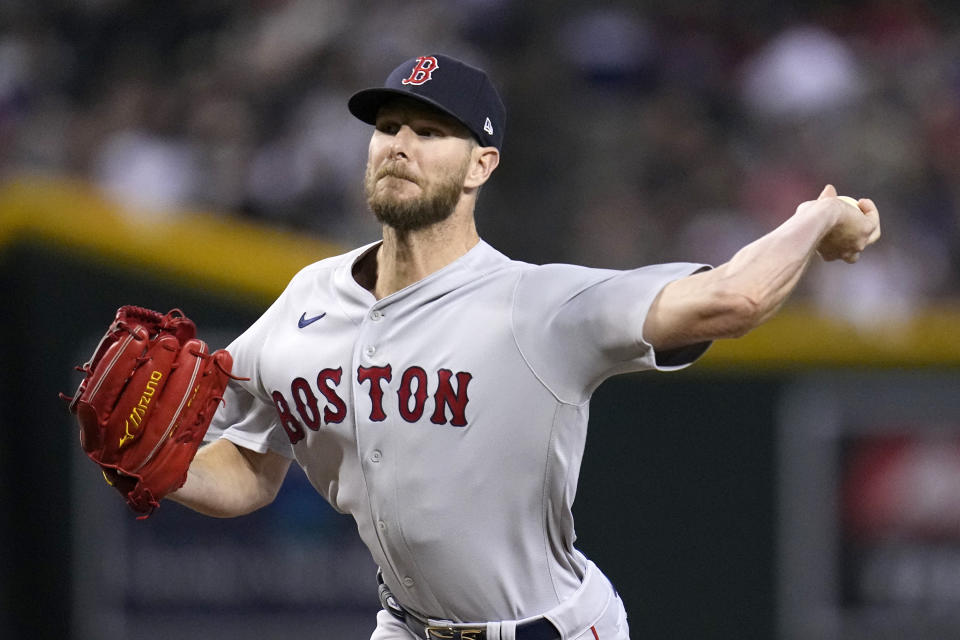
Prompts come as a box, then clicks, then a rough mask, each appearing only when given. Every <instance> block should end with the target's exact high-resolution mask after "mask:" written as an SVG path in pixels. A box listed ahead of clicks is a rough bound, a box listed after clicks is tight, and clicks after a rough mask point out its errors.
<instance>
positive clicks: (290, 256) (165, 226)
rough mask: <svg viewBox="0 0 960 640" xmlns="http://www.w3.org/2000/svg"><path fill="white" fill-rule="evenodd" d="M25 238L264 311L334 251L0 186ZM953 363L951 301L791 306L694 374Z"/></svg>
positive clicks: (232, 226) (52, 183)
mask: <svg viewBox="0 0 960 640" xmlns="http://www.w3.org/2000/svg"><path fill="white" fill-rule="evenodd" d="M31 239H36V240H41V241H44V242H47V243H53V244H55V245H57V246H62V247H64V248H65V249H71V250H80V251H83V252H88V253H90V254H91V256H92V257H94V258H95V259H99V260H106V261H110V262H117V263H119V264H127V265H133V266H139V267H146V268H149V269H151V270H153V271H156V272H158V273H163V274H166V275H167V276H169V277H171V278H174V279H182V280H184V281H187V282H190V283H192V284H195V285H198V286H204V287H210V288H215V289H219V290H221V291H223V293H224V294H225V295H228V296H229V295H232V296H240V297H247V298H250V299H252V300H256V301H257V302H258V303H263V304H266V303H269V302H271V301H272V300H273V299H274V298H275V297H276V296H277V295H278V294H279V293H280V291H282V290H283V287H284V286H286V284H287V282H288V281H289V280H290V278H291V277H292V276H293V274H295V273H296V272H297V271H298V270H300V269H301V268H302V267H304V266H306V265H308V264H310V263H312V262H315V261H317V260H320V259H322V258H325V257H327V256H331V255H335V254H337V253H340V252H341V251H342V248H341V247H339V246H338V245H335V244H333V243H329V242H324V241H322V240H320V239H318V238H316V237H314V236H310V235H309V234H303V233H292V232H287V231H280V230H277V229H275V228H272V227H269V226H266V225H261V224H255V223H252V222H246V221H242V220H237V219H235V218H230V217H220V216H218V215H216V214H213V213H184V214H178V215H176V216H161V217H160V218H159V219H158V218H156V217H155V218H153V219H150V218H147V217H141V218H138V217H135V216H134V217H131V216H128V215H121V214H119V213H118V211H117V209H116V207H115V205H113V204H111V203H110V202H108V201H107V200H105V199H104V198H103V197H102V196H101V195H100V194H98V193H97V191H96V190H94V189H93V188H92V187H90V186H89V185H87V184H85V183H81V182H76V181H69V180H63V179H50V178H19V179H17V180H15V181H11V182H8V183H6V184H4V185H0V250H2V248H3V247H4V246H8V245H10V244H12V243H14V242H18V241H30V240H31ZM121 302H122V301H121ZM957 365H960V304H957V302H956V301H954V302H953V303H946V304H944V305H941V306H938V307H936V308H934V307H927V308H925V309H921V310H918V312H917V314H916V315H915V317H914V318H913V319H912V321H911V322H910V323H909V324H906V325H904V326H896V327H894V326H884V327H881V328H878V329H876V330H871V331H865V330H862V329H859V330H858V329H857V328H855V327H853V326H851V325H849V324H847V323H844V322H840V321H837V320H831V319H829V318H825V317H824V316H823V315H821V314H818V313H817V312H816V311H814V310H812V309H810V308H807V307H804V306H803V305H799V304H791V305H790V306H788V307H787V308H786V309H784V310H782V311H781V312H780V314H778V315H777V317H775V318H774V319H773V320H771V321H770V322H769V323H767V324H766V325H764V326H763V327H760V328H759V329H756V330H755V331H753V332H752V333H751V334H749V335H748V336H746V337H745V338H741V339H739V340H725V341H719V342H717V343H716V344H715V345H714V346H713V347H712V348H711V349H710V351H709V352H708V353H707V355H706V356H705V357H704V358H703V360H702V362H701V363H699V364H698V366H697V367H695V368H694V370H700V369H702V368H714V369H716V368H748V369H749V370H759V371H763V370H777V369H781V370H782V369H784V368H790V367H810V366H816V367H820V366H827V367H829V366H847V367H849V366H852V367H875V366H883V367H891V366H894V367H901V366H902V367H922V366H957Z"/></svg>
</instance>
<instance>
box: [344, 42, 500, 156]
mask: <svg viewBox="0 0 960 640" xmlns="http://www.w3.org/2000/svg"><path fill="white" fill-rule="evenodd" d="M396 96H406V97H410V98H414V99H416V100H419V101H421V102H424V103H426V104H428V105H430V106H432V107H435V108H437V109H439V110H440V111H443V112H444V113H447V114H449V115H451V116H453V117H454V118H456V119H457V120H459V121H460V122H461V123H462V124H463V125H464V126H465V127H466V128H467V129H469V130H470V133H472V134H473V136H474V137H475V138H476V139H477V140H478V141H479V142H480V144H481V145H483V146H485V147H497V148H498V149H499V148H501V146H502V145H503V131H504V125H505V123H506V118H507V113H506V109H505V108H504V106H503V101H502V100H501V99H500V95H499V94H498V93H497V90H496V88H494V86H493V83H492V82H490V78H488V77H487V74H486V73H484V72H483V71H481V70H480V69H477V68H476V67H472V66H470V65H468V64H466V63H464V62H461V61H460V60H457V59H456V58H451V57H450V56H445V55H442V54H437V55H429V56H417V57H416V58H412V59H410V60H408V61H406V62H404V63H403V64H401V65H400V66H399V67H397V68H396V69H394V70H393V72H392V73H391V74H390V75H389V76H388V77H387V80H386V82H384V84H383V86H382V87H376V88H372V89H365V90H363V91H360V92H357V93H355V94H354V95H353V96H352V97H351V98H350V101H349V103H348V106H349V108H350V113H352V114H353V115H355V116H356V117H357V118H359V119H360V120H363V121H364V122H366V123H367V124H376V120H377V111H379V109H380V107H381V105H383V103H384V102H385V101H386V100H388V99H390V98H392V97H396Z"/></svg>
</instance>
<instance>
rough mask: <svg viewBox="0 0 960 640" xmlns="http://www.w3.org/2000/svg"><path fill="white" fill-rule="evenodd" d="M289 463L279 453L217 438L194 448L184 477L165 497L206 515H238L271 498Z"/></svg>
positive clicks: (255, 507) (226, 516) (275, 492)
mask: <svg viewBox="0 0 960 640" xmlns="http://www.w3.org/2000/svg"><path fill="white" fill-rule="evenodd" d="M289 467H290V461H289V460H288V459H287V458H284V457H283V456H280V455H277V454H275V453H272V452H268V453H257V452H254V451H250V450H248V449H244V448H242V447H238V446H237V445H235V444H233V443H232V442H230V441H229V440H223V439H221V440H217V441H216V442H212V443H210V444H208V445H207V446H205V447H203V448H202V449H200V451H198V452H197V456H196V458H194V460H193V463H192V464H191V465H190V470H189V472H188V473H187V481H186V482H185V483H184V485H183V486H182V487H181V488H180V489H179V490H177V491H176V492H174V493H172V494H170V495H169V496H168V499H170V500H173V501H174V502H178V503H180V504H182V505H184V506H185V507H188V508H190V509H193V510H194V511H197V512H199V513H202V514H204V515H208V516H213V517H217V518H231V517H235V516H241V515H244V514H247V513H250V512H251V511H255V510H257V509H259V508H260V507H263V506H266V505H268V504H270V503H271V502H273V499H274V498H275V497H276V495H277V491H279V489H280V486H281V485H282V484H283V478H284V477H285V476H286V472H287V469H288V468H289Z"/></svg>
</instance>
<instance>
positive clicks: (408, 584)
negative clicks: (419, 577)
mask: <svg viewBox="0 0 960 640" xmlns="http://www.w3.org/2000/svg"><path fill="white" fill-rule="evenodd" d="M413 584H414V582H413V578H411V577H410V576H407V577H406V578H404V579H403V586H405V587H412V586H413Z"/></svg>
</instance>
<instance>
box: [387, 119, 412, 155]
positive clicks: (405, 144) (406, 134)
mask: <svg viewBox="0 0 960 640" xmlns="http://www.w3.org/2000/svg"><path fill="white" fill-rule="evenodd" d="M415 137H416V134H415V133H414V132H413V129H411V128H410V127H409V126H407V125H403V126H402V127H400V129H398V130H397V132H396V133H395V134H393V141H392V142H391V143H390V156H391V157H394V158H397V157H403V158H406V157H407V152H408V149H409V148H410V143H411V141H412V139H413V138H415Z"/></svg>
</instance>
